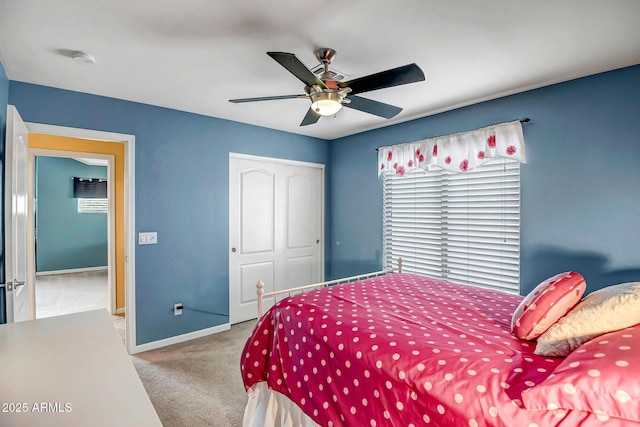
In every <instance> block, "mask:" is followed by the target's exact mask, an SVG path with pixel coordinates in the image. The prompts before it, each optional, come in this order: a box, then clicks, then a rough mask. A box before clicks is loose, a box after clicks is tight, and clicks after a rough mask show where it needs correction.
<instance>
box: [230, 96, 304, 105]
mask: <svg viewBox="0 0 640 427" xmlns="http://www.w3.org/2000/svg"><path fill="white" fill-rule="evenodd" d="M291 98H305V99H308V98H309V95H279V96H260V97H257V98H238V99H230V100H229V102H233V103H234V104H238V103H241V102H255V101H273V100H275V99H291Z"/></svg>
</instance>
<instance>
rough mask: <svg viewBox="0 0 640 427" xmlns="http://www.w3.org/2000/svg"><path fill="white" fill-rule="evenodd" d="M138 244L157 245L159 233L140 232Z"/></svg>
mask: <svg viewBox="0 0 640 427" xmlns="http://www.w3.org/2000/svg"><path fill="white" fill-rule="evenodd" d="M138 244H139V245H157V244H158V233H157V232H156V231H150V232H146V233H138Z"/></svg>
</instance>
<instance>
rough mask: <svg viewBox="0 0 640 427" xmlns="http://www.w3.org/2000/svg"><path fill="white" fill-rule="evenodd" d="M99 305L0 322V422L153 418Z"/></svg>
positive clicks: (142, 426) (142, 424)
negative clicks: (21, 319)
mask: <svg viewBox="0 0 640 427" xmlns="http://www.w3.org/2000/svg"><path fill="white" fill-rule="evenodd" d="M161 425H162V424H161V423H160V419H159V418H158V415H157V414H156V411H155V409H154V408H153V405H152V404H151V401H150V400H149V396H148V395H147V393H146V391H145V389H144V386H143V385H142V382H141V381H140V378H139V377H138V374H137V372H136V370H135V368H134V366H133V363H132V362H131V360H130V359H129V355H128V354H127V353H126V351H125V348H124V345H123V343H122V340H121V338H120V336H119V335H118V333H117V331H116V330H115V328H114V326H113V323H112V322H111V317H110V315H109V313H108V312H107V311H106V310H94V311H87V312H83V313H76V314H70V315H65V316H58V317H50V318H45V319H39V320H32V321H27V322H20V323H13V324H6V325H0V426H83V427H84V426H94V427H95V426H109V427H114V426H119V427H125V426H132V427H133V426H135V427H146V426H161Z"/></svg>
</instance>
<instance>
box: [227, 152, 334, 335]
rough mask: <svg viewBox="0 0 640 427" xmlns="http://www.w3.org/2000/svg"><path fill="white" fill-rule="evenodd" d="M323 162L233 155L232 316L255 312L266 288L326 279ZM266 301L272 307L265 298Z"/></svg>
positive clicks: (246, 316) (252, 315)
mask: <svg viewBox="0 0 640 427" xmlns="http://www.w3.org/2000/svg"><path fill="white" fill-rule="evenodd" d="M323 174H324V169H323V168H322V166H321V165H312V164H303V163H297V162H287V161H279V160H277V159H271V158H259V157H248V156H241V155H233V154H231V155H230V157H229V243H230V255H229V316H230V322H231V323H232V324H233V323H238V322H242V321H245V320H249V319H254V318H256V316H257V308H256V283H257V282H258V280H262V281H263V282H264V283H265V292H269V291H272V290H279V289H286V288H289V287H293V286H301V285H306V284H310V283H315V282H319V281H322V277H323V269H322V264H323V262H322V261H323V256H322V255H323V251H322V248H323V242H322V232H323V223H322V221H323V215H322V212H323ZM266 307H269V303H268V302H267V304H266Z"/></svg>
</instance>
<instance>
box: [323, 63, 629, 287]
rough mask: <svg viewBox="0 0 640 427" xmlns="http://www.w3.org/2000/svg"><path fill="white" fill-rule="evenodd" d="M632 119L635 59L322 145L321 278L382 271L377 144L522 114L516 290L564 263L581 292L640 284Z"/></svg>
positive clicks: (433, 134) (551, 272) (434, 134)
mask: <svg viewBox="0 0 640 427" xmlns="http://www.w3.org/2000/svg"><path fill="white" fill-rule="evenodd" d="M426 84H429V83H426ZM639 115H640V66H634V67H628V68H624V69H620V70H615V71H611V72H607V73H603V74H599V75H595V76H590V77H586V78H582V79H577V80H573V81H570V82H566V83H561V84H557V85H553V86H548V87H545V88H541V89H537V90H532V91H528V92H524V93H521V94H517V95H512V96H508V97H504V98H500V99H497V100H493V101H488V102H483V103H480V104H476V105H473V106H469V107H465V108H460V109H457V110H454V111H450V112H446V113H442V114H438V115H434V116H430V117H426V118H423V119H419V120H413V121H410V122H406V123H402V124H398V125H395V126H390V127H386V128H383V129H379V130H375V131H371V132H366V133H362V134H358V135H355V136H351V137H347V138H343V139H339V140H335V141H332V142H331V166H332V168H331V183H332V184H331V191H332V199H331V201H332V203H331V218H332V226H331V228H330V229H329V233H330V235H329V236H328V238H329V239H330V240H329V241H330V242H331V244H332V252H331V253H332V257H331V263H330V266H331V270H330V275H331V276H333V277H339V276H342V275H349V274H355V273H359V272H364V271H370V270H374V269H377V268H380V267H381V251H382V197H381V195H382V188H381V180H378V178H377V170H376V159H377V157H376V151H375V148H376V147H379V146H385V145H392V144H398V143H402V142H409V141H416V140H420V139H424V138H429V137H434V136H438V135H446V134H450V133H455V132H461V131H466V130H472V129H476V128H480V127H484V126H487V125H491V124H495V123H501V122H506V121H512V120H517V119H520V118H523V117H530V118H531V122H530V123H526V124H524V125H523V129H524V136H525V143H526V148H527V158H528V163H527V164H523V165H522V168H521V205H522V207H521V293H525V294H526V293H528V292H529V291H530V290H531V289H533V287H535V286H536V285H537V284H538V283H539V282H541V281H542V280H544V279H546V278H547V277H549V276H551V275H554V274H556V273H559V272H562V271H566V270H575V271H578V272H580V273H582V274H583V275H584V276H585V278H586V280H587V284H588V290H589V291H592V290H594V289H597V288H600V287H602V286H606V285H610V284H614V283H619V282H622V281H638V280H640V256H639V255H638V254H639V250H640V167H639V166H638V165H639V164H640V120H639V119H638V116H639ZM353 159H358V160H359V161H358V162H354V161H353Z"/></svg>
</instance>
